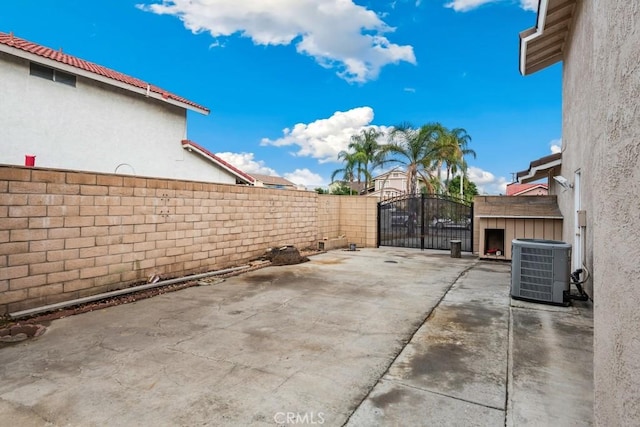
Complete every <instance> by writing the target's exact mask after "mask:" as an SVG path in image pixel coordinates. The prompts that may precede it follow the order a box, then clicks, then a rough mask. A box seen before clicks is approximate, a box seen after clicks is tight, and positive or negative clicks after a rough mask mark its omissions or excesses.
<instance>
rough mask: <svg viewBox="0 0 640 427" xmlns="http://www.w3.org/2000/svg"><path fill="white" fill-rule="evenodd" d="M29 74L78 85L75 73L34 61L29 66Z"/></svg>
mask: <svg viewBox="0 0 640 427" xmlns="http://www.w3.org/2000/svg"><path fill="white" fill-rule="evenodd" d="M29 74H31V75H32V76H36V77H41V78H43V79H47V80H51V81H54V82H58V83H62V84H65V85H69V86H73V87H75V86H76V76H74V75H73V74H69V73H65V72H64V71H60V70H54V69H53V68H50V67H45V66H44V65H40V64H34V63H33V62H32V63H31V64H30V67H29Z"/></svg>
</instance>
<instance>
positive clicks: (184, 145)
mask: <svg viewBox="0 0 640 427" xmlns="http://www.w3.org/2000/svg"><path fill="white" fill-rule="evenodd" d="M182 148H184V149H185V150H189V151H193V152H195V153H197V154H199V155H200V156H202V157H204V158H205V159H207V160H209V161H210V162H211V163H213V164H215V165H216V166H218V167H219V168H222V169H224V170H225V171H227V172H229V173H230V174H232V175H233V176H235V177H237V178H239V179H240V180H242V181H244V182H246V183H247V184H254V182H253V181H250V180H248V179H247V177H245V176H242V175H241V174H239V173H238V172H236V171H234V170H233V169H231V168H230V167H228V166H227V165H225V164H224V163H220V162H219V161H217V160H216V159H215V158H214V157H211V156H210V155H209V153H206V152H205V151H203V150H202V149H200V147H198V146H196V145H194V144H191V143H190V142H184V143H182Z"/></svg>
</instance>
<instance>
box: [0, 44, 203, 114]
mask: <svg viewBox="0 0 640 427" xmlns="http://www.w3.org/2000/svg"><path fill="white" fill-rule="evenodd" d="M0 52H5V53H7V54H9V55H13V56H17V57H20V58H24V59H27V60H29V61H32V62H37V63H39V64H43V65H47V66H49V67H53V68H57V69H60V70H62V71H66V72H69V73H72V74H76V75H79V76H82V77H86V78H88V79H91V80H96V81H99V82H102V83H106V84H109V85H111V86H116V87H119V88H122V89H127V90H130V91H132V92H135V93H138V94H142V95H145V96H147V97H150V98H154V99H158V100H161V101H163V102H167V103H169V104H173V105H178V106H180V107H182V108H186V109H189V110H193V111H197V112H199V113H202V114H209V109H208V108H207V107H203V106H201V105H198V104H196V103H195V102H193V101H189V100H188V99H185V98H182V97H181V96H178V95H174V94H173V93H170V92H167V91H166V90H164V89H162V88H159V87H157V86H154V85H152V84H149V83H147V82H145V81H143V80H140V79H137V78H135V77H130V76H127V75H126V74H123V73H120V72H118V71H114V70H111V69H109V68H107V67H103V66H102V65H97V64H94V63H92V62H89V61H85V60H84V59H80V58H76V57H75V56H71V55H68V54H66V53H64V52H62V50H59V51H58V50H54V49H51V48H48V47H46V46H41V45H39V44H36V43H33V42H30V41H27V40H24V39H21V38H18V37H15V36H14V35H13V33H9V34H7V33H2V32H0Z"/></svg>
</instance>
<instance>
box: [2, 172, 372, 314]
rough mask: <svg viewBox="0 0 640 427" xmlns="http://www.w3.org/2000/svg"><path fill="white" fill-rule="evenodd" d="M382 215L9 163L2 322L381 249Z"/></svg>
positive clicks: (255, 192)
mask: <svg viewBox="0 0 640 427" xmlns="http://www.w3.org/2000/svg"><path fill="white" fill-rule="evenodd" d="M371 202H373V203H371ZM365 210H368V211H367V212H365ZM369 211H371V212H369ZM360 218H362V219H360ZM375 218H376V205H375V200H372V199H369V198H366V197H357V196H354V197H349V196H343V197H338V196H319V195H318V194H316V193H315V192H309V191H298V190H275V189H267V188H255V187H247V186H239V185H227V184H211V183H203V182H193V181H177V180H166V179H150V178H149V179H147V178H136V177H122V176H118V175H113V174H94V173H82V172H75V171H63V170H52V169H41V168H35V169H29V168H24V167H10V166H2V165H0V315H2V314H5V313H6V312H14V311H17V310H22V309H25V308H31V307H37V306H42V305H46V304H51V303H54V302H59V301H65V300H70V299H74V298H77V297H81V296H86V295H93V294H96V293H99V292H104V291H107V290H112V289H116V288H120V287H122V286H125V285H127V284H131V283H135V282H139V281H143V280H146V278H147V277H149V276H150V275H152V274H158V275H162V276H163V277H177V276H182V275H186V274H190V273H198V272H203V271H209V270H216V269H220V268H225V267H228V266H233V265H239V264H241V263H243V262H246V261H248V260H251V259H255V258H256V257H259V256H261V255H262V254H264V252H265V250H266V249H267V248H269V247H271V246H280V245H285V244H292V245H296V246H297V247H298V248H305V247H314V248H315V247H317V241H318V240H320V239H322V238H324V237H329V238H333V237H337V236H338V235H340V234H343V235H345V236H346V237H347V239H348V241H349V242H353V243H356V244H357V245H358V246H374V245H375V242H376V236H375V232H376V227H375ZM367 233H373V235H368V234H367Z"/></svg>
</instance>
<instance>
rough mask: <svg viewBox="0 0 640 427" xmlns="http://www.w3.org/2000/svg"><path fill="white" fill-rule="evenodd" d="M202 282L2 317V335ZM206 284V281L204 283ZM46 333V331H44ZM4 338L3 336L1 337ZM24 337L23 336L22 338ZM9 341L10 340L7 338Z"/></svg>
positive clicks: (310, 251) (254, 266)
mask: <svg viewBox="0 0 640 427" xmlns="http://www.w3.org/2000/svg"><path fill="white" fill-rule="evenodd" d="M318 253H321V252H320V251H318V250H316V249H314V248H311V247H309V248H305V249H302V250H300V251H299V255H300V257H308V256H312V255H315V254H318ZM270 265H272V263H270V262H265V261H254V262H251V263H250V266H249V267H248V268H246V269H243V270H238V271H232V272H230V273H227V274H220V275H217V276H214V277H213V278H212V279H215V280H220V279H225V278H227V277H232V276H237V275H239V274H242V273H246V272H249V271H254V270H258V269H261V268H264V267H268V266H270ZM202 282H203V281H202V280H193V281H186V282H182V283H176V284H173V285H166V286H160V287H157V288H152V289H145V290H142V291H136V292H132V293H129V294H125V295H119V296H115V297H111V298H105V299H102V300H98V301H93V302H89V303H84V304H78V305H74V306H70V307H65V308H61V309H58V310H54V311H50V312H47V313H42V314H37V315H34V316H31V317H26V318H24V319H20V322H19V323H18V322H16V321H14V320H12V319H10V318H7V317H4V318H2V317H0V334H2V331H6V330H9V329H10V328H12V327H15V326H18V325H31V326H34V325H40V324H42V323H44V324H47V322H50V321H52V320H55V319H61V318H64V317H69V316H74V315H76V314H82V313H87V312H90V311H94V310H100V309H103V308H107V307H113V306H116V305H121V304H128V303H131V302H135V301H140V300H143V299H146V298H151V297H154V296H156V295H162V294H166V293H169V292H175V291H179V290H181V289H185V288H190V287H192V286H201V285H203V284H207V283H202ZM204 282H206V280H205V281H204ZM142 284H145V283H144V282H143V283H135V284H133V285H131V286H130V287H135V286H139V285H142ZM43 332H44V331H43ZM0 336H2V335H0ZM21 337H22V336H21ZM27 338H32V336H29V335H28V334H27ZM7 340H9V338H7Z"/></svg>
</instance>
